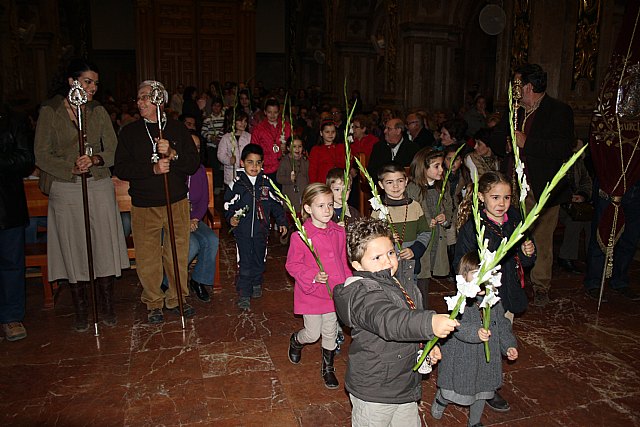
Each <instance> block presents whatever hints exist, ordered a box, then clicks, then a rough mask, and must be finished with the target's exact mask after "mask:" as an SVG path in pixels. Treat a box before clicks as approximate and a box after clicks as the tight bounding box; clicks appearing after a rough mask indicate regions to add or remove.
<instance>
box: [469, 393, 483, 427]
mask: <svg viewBox="0 0 640 427" xmlns="http://www.w3.org/2000/svg"><path fill="white" fill-rule="evenodd" d="M485 403H486V400H484V399H478V400H476V401H475V402H473V404H472V405H471V406H469V426H474V425H476V424H478V423H480V417H482V411H484V404H485Z"/></svg>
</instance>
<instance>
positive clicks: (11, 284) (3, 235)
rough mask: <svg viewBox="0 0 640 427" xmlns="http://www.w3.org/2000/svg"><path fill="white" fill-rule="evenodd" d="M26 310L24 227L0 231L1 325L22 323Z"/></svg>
mask: <svg viewBox="0 0 640 427" xmlns="http://www.w3.org/2000/svg"><path fill="white" fill-rule="evenodd" d="M24 310H25V283H24V227H12V228H7V229H4V230H0V323H10V322H22V320H23V319H24Z"/></svg>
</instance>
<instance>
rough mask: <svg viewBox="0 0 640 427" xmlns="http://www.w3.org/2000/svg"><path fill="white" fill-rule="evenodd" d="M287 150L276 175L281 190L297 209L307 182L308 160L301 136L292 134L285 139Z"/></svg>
mask: <svg viewBox="0 0 640 427" xmlns="http://www.w3.org/2000/svg"><path fill="white" fill-rule="evenodd" d="M287 151H288V154H287V155H286V156H284V157H283V158H282V161H281V162H280V167H279V168H278V174H277V175H276V177H277V179H278V183H279V184H280V185H281V186H282V192H283V193H284V194H285V195H286V196H288V197H289V200H291V202H292V203H293V206H294V207H295V208H296V210H297V211H299V210H300V209H301V208H302V205H301V204H300V203H301V202H302V193H303V192H304V189H305V188H306V187H307V185H308V184H309V160H307V158H306V157H305V155H304V146H303V143H302V138H301V137H299V136H298V135H293V136H292V137H291V138H289V139H287Z"/></svg>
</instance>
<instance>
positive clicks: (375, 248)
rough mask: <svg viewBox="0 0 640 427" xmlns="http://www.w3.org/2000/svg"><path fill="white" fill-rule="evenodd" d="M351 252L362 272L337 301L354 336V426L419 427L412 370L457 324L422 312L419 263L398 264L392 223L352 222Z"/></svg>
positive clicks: (350, 375) (339, 290) (350, 385)
mask: <svg viewBox="0 0 640 427" xmlns="http://www.w3.org/2000/svg"><path fill="white" fill-rule="evenodd" d="M347 254H348V257H349V261H350V262H351V266H352V267H353V268H354V269H355V270H356V271H355V272H354V276H353V277H350V278H348V279H347V281H346V282H345V283H344V284H343V285H338V286H336V288H335V289H334V293H333V295H334V300H335V305H336V312H337V313H338V316H339V317H340V319H341V320H342V321H343V322H344V324H345V325H347V326H349V327H350V328H351V336H352V338H353V342H352V343H351V346H350V349H349V364H348V366H347V374H346V378H345V388H346V390H347V391H348V392H349V398H350V399H351V403H352V405H353V410H352V413H351V423H352V425H353V426H368V425H371V423H372V422H374V423H375V424H376V425H391V426H416V427H418V426H420V418H419V415H418V405H417V401H418V400H419V399H420V397H421V395H422V389H421V385H420V380H421V377H422V375H421V374H419V373H417V372H414V371H413V370H412V368H413V365H414V364H415V363H416V358H417V357H418V350H419V347H420V346H419V343H420V342H421V341H427V340H430V339H431V338H433V336H434V335H436V336H438V337H440V338H444V337H446V336H447V335H448V334H449V333H450V332H452V331H453V329H454V328H455V327H456V326H458V322H457V321H455V320H450V319H449V317H448V316H447V315H444V314H435V313H434V312H433V311H427V310H423V309H421V307H422V297H421V295H420V292H419V291H418V288H417V287H416V285H415V282H414V278H413V262H414V261H403V262H402V264H401V265H400V266H399V264H398V257H397V255H396V251H395V247H394V243H393V235H392V233H391V231H390V230H389V228H388V225H387V223H386V222H384V221H380V220H375V219H370V218H360V219H357V220H355V221H353V222H352V223H350V224H349V226H348V228H347ZM399 267H400V268H399ZM429 358H430V360H431V361H432V363H436V362H437V361H438V360H439V359H440V350H439V349H438V348H437V347H436V348H434V350H432V351H431V353H430V354H429Z"/></svg>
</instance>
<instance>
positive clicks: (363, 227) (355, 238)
mask: <svg viewBox="0 0 640 427" xmlns="http://www.w3.org/2000/svg"><path fill="white" fill-rule="evenodd" d="M378 237H387V238H388V239H389V240H391V242H392V243H393V234H392V233H391V230H390V229H389V225H388V224H387V222H386V221H382V220H379V219H373V218H364V217H363V218H357V219H354V220H353V221H351V222H350V223H349V224H348V225H347V256H348V257H349V262H353V261H357V262H360V261H362V257H363V256H364V253H365V251H366V250H367V246H368V245H369V242H371V241H372V240H374V239H377V238H378Z"/></svg>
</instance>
